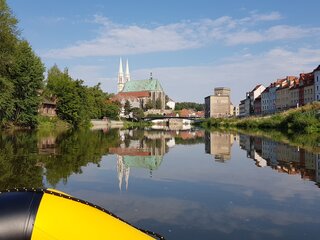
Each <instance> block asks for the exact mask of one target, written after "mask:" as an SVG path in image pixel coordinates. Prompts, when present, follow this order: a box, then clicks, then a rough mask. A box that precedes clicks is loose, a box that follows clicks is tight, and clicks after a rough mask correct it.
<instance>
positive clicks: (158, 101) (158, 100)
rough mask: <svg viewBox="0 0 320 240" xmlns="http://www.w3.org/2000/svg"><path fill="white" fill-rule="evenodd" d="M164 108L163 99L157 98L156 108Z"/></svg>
mask: <svg viewBox="0 0 320 240" xmlns="http://www.w3.org/2000/svg"><path fill="white" fill-rule="evenodd" d="M161 108H162V101H161V98H160V97H158V98H157V100H156V109H161Z"/></svg>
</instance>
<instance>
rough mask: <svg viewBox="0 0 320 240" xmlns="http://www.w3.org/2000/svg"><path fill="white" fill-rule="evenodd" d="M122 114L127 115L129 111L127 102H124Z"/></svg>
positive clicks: (129, 105) (129, 106)
mask: <svg viewBox="0 0 320 240" xmlns="http://www.w3.org/2000/svg"><path fill="white" fill-rule="evenodd" d="M123 108H124V114H125V115H128V114H129V113H130V111H131V104H130V102H129V101H128V100H126V102H125V103H124V107H123Z"/></svg>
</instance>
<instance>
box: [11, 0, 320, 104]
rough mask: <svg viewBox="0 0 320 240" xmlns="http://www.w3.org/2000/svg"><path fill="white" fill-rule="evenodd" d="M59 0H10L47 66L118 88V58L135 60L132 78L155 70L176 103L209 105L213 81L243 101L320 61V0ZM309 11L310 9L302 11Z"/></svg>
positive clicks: (26, 35)
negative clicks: (237, 0)
mask: <svg viewBox="0 0 320 240" xmlns="http://www.w3.org/2000/svg"><path fill="white" fill-rule="evenodd" d="M60 3H61V4H62V1H55V2H54V3H53V2H52V3H50V2H42V1H28V2H21V1H16V0H9V1H8V4H9V6H10V7H11V9H12V11H13V13H14V14H15V16H16V17H17V18H19V19H20V22H19V25H18V26H19V28H20V29H21V30H22V32H21V36H23V38H26V39H28V40H29V41H30V44H31V45H32V46H33V48H34V49H35V51H36V53H37V54H38V55H39V56H40V57H41V58H42V60H43V61H44V63H45V65H46V68H47V69H49V68H50V67H51V66H52V65H54V64H55V63H56V64H57V65H58V66H59V67H61V68H64V67H68V68H69V73H70V75H71V76H72V77H74V78H79V79H83V80H84V81H85V84H87V85H89V86H92V85H95V84H97V83H98V82H101V84H102V85H101V86H102V89H103V90H104V91H107V92H110V93H116V91H117V73H118V71H117V70H118V63H119V58H120V57H122V58H123V59H124V60H126V59H127V58H128V59H129V62H130V70H131V76H132V79H134V80H139V79H147V78H148V77H149V74H150V72H152V73H153V76H154V78H157V79H159V81H160V82H161V84H162V86H163V88H164V89H165V91H166V92H167V94H168V95H169V96H171V97H172V98H173V100H175V101H177V102H182V101H194V102H199V103H202V102H203V101H204V100H203V99H204V97H205V96H208V95H211V94H212V93H213V89H214V88H215V87H229V88H231V101H232V102H233V104H235V105H237V104H239V102H240V100H241V99H242V98H243V95H244V94H245V93H246V92H247V91H248V89H252V88H253V87H254V86H255V85H257V84H263V85H265V86H267V85H268V84H269V83H270V82H274V81H276V80H277V79H279V78H284V77H286V76H291V75H293V76H299V73H302V72H310V71H312V70H313V69H314V67H315V66H318V65H319V62H320V54H319V53H320V46H319V41H317V40H318V39H319V37H320V34H319V32H320V31H319V29H320V26H319V24H318V22H317V6H319V5H320V4H319V3H318V2H317V1H310V2H309V4H308V5H306V3H303V2H300V3H296V2H295V3H291V4H287V3H286V2H281V3H279V2H276V1H268V3H259V2H258V1H241V3H234V2H232V3H231V1H225V2H224V3H219V4H217V3H216V2H214V1H197V2H195V1H190V2H188V3H186V4H184V6H180V5H179V3H171V2H169V1H162V2H161V3H156V2H152V3H150V2H148V1H141V2H139V4H137V3H132V2H129V1H121V3H108V4H105V3H104V2H103V1H99V0H95V1H91V2H90V3H89V2H85V1H77V4H74V3H75V2H74V1H70V2H68V3H64V5H63V6H64V7H63V8H61V4H60ZM169 6H170V7H169ZM40 9H41V11H40ZM174 9H179V10H180V11H176V10H174ZM301 9H303V12H308V14H305V15H304V17H303V18H297V17H296V16H299V14H301ZM195 86H196V87H197V91H196V93H195V90H194V87H195Z"/></svg>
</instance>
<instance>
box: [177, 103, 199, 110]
mask: <svg viewBox="0 0 320 240" xmlns="http://www.w3.org/2000/svg"><path fill="white" fill-rule="evenodd" d="M182 109H193V110H196V111H204V104H201V103H195V102H177V103H176V106H175V110H182Z"/></svg>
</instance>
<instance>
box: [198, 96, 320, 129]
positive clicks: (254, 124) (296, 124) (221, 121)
mask: <svg viewBox="0 0 320 240" xmlns="http://www.w3.org/2000/svg"><path fill="white" fill-rule="evenodd" d="M201 126H202V127H204V128H206V129H214V128H219V129H243V130H264V131H270V130H277V131H281V132H283V133H286V134H292V133H298V134H320V103H319V102H314V103H312V104H308V105H306V106H303V107H301V108H296V109H290V110H288V111H285V112H282V113H277V114H274V115H271V116H264V117H247V118H210V119H207V120H205V121H204V122H203V123H202V125H201Z"/></svg>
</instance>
